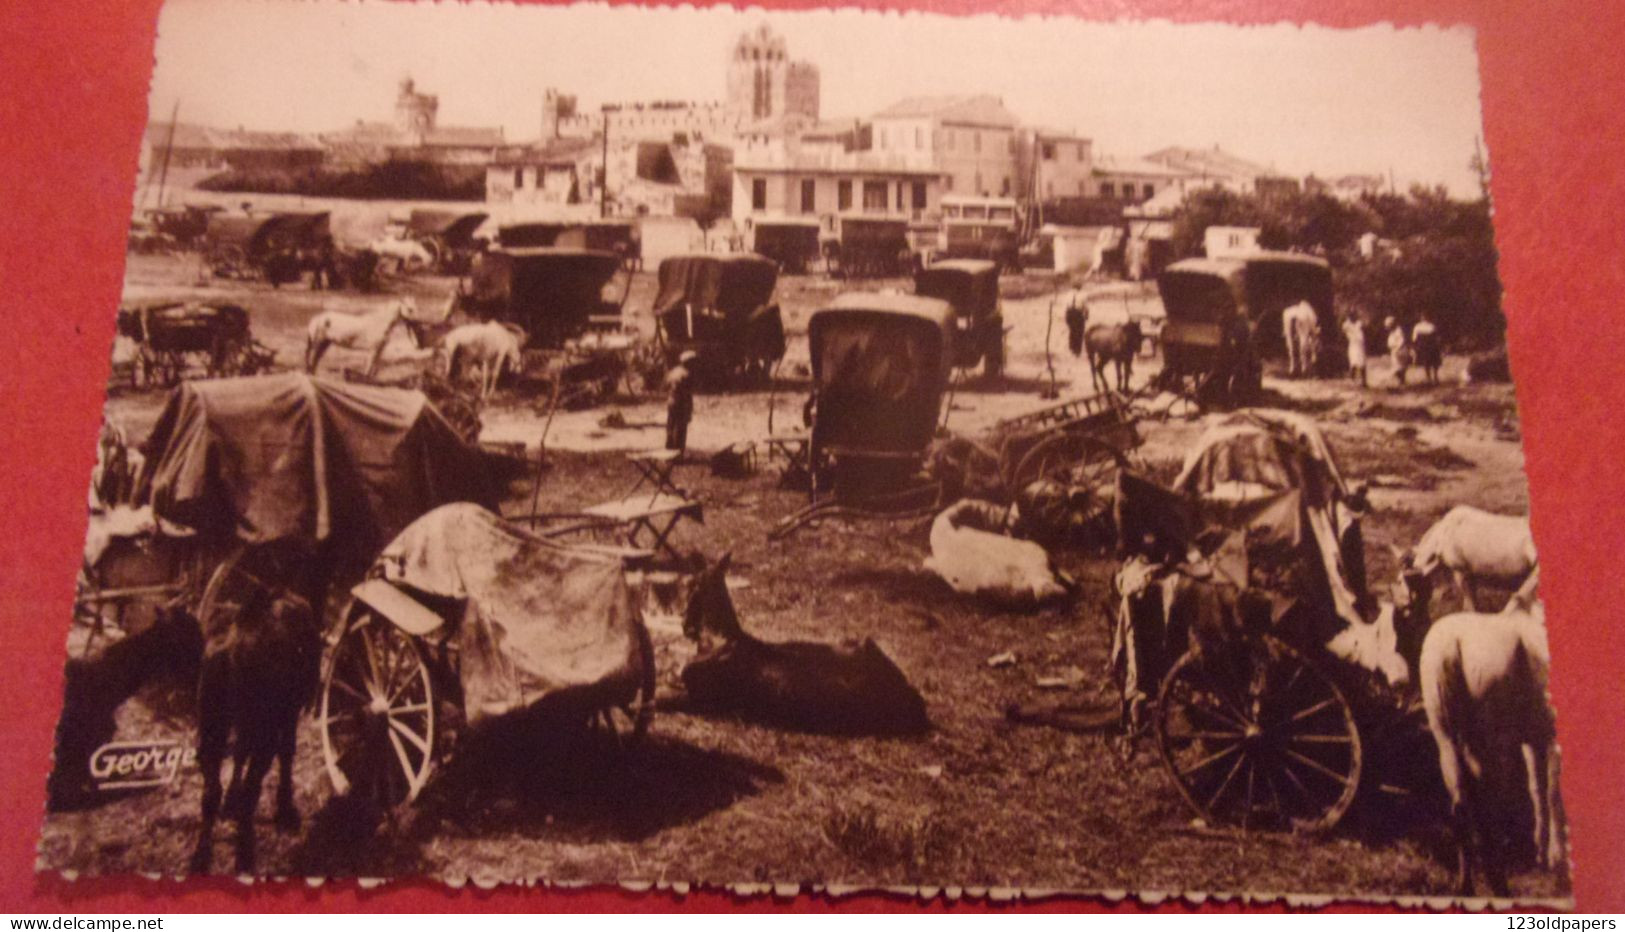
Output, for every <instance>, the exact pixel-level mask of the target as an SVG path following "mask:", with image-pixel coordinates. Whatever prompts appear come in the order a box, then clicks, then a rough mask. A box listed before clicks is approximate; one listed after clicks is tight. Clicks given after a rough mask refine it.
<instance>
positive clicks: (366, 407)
mask: <svg viewBox="0 0 1625 932" xmlns="http://www.w3.org/2000/svg"><path fill="white" fill-rule="evenodd" d="M144 452H145V454H146V457H147V469H146V473H145V475H144V477H143V480H142V482H141V489H140V492H139V493H138V496H139V499H140V501H142V502H145V503H150V504H151V505H152V507H153V511H154V513H155V515H156V516H157V517H158V518H160V519H162V520H165V521H169V522H172V523H175V524H179V525H182V526H185V527H189V528H193V529H195V530H197V531H198V532H200V533H203V534H207V535H211V536H234V537H236V538H237V539H238V540H240V541H242V542H244V543H248V544H264V543H270V542H273V541H282V540H298V541H305V542H327V541H334V540H342V541H343V542H344V544H345V546H346V547H352V548H354V549H357V550H365V551H367V552H371V550H372V549H373V548H376V547H378V546H379V545H381V544H382V543H383V542H384V541H386V540H388V539H389V538H390V536H392V535H393V534H395V533H396V532H397V531H399V530H400V529H401V528H403V527H405V526H406V525H407V524H408V523H410V522H411V521H412V520H413V519H414V518H416V517H417V516H418V515H421V514H423V513H424V512H425V511H428V510H429V509H431V508H434V507H435V506H437V505H440V504H444V503H446V502H455V501H474V502H491V501H493V500H494V497H495V495H494V486H493V485H492V484H491V483H490V482H489V480H488V478H487V473H486V467H485V461H484V457H483V456H482V455H481V454H480V452H479V451H478V450H475V449H472V448H470V447H468V446H466V445H464V443H463V442H462V440H461V439H459V438H458V436H457V432H456V431H455V430H454V429H453V428H452V426H451V425H450V424H449V423H447V421H446V420H445V418H444V417H442V416H441V415H440V412H439V411H437V410H436V409H435V408H434V406H433V405H431V404H430V403H429V402H428V400H427V399H426V398H425V397H424V396H423V395H422V394H421V393H420V392H415V391H407V390H404V389H395V388H381V387H375V386H369V385H357V384H352V383H348V382H336V381H329V380H327V379H323V378H316V377H312V376H307V375H304V374H302V373H291V372H290V373H281V374H277V375H264V376H254V377H250V378H239V379H211V380H205V381H195V382H186V383H183V384H182V385H181V386H180V387H178V388H176V389H175V390H174V392H173V393H171V395H170V397H169V402H168V404H167V405H166V406H165V408H164V410H163V413H162V414H160V415H159V418H158V422H157V424H156V426H154V428H153V431H152V434H151V436H150V437H149V438H148V439H147V442H146V444H145V446H144Z"/></svg>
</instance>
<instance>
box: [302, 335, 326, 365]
mask: <svg viewBox="0 0 1625 932" xmlns="http://www.w3.org/2000/svg"><path fill="white" fill-rule="evenodd" d="M327 346H328V342H327V341H326V340H319V341H316V342H313V343H307V344H305V371H306V372H311V373H314V372H315V371H316V366H317V364H319V363H320V362H321V361H322V356H323V355H324V354H325V353H326V352H327Z"/></svg>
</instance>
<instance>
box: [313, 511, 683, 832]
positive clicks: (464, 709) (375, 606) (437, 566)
mask: <svg viewBox="0 0 1625 932" xmlns="http://www.w3.org/2000/svg"><path fill="white" fill-rule="evenodd" d="M408 557H409V559H408ZM627 577H628V568H627V566H626V564H625V563H624V562H623V559H622V558H621V557H619V556H617V555H614V554H611V553H608V552H606V551H605V550H604V549H603V548H598V549H581V548H570V547H566V546H561V545H560V544H558V543H555V542H553V541H550V540H544V539H543V538H540V537H537V536H536V535H534V534H532V533H530V532H529V531H527V530H526V529H525V528H523V527H522V526H520V525H517V524H513V523H510V522H507V521H504V520H503V519H502V518H501V517H499V516H498V515H496V514H494V513H492V512H490V511H488V510H486V509H484V508H482V507H480V506H479V505H475V504H468V503H460V504H451V505H446V506H443V507H441V508H438V509H436V510H434V511H431V512H429V513H428V514H425V515H423V516H422V517H420V518H418V519H417V520H416V521H414V522H413V523H411V524H410V525H408V526H407V527H406V528H405V529H403V530H402V531H401V532H400V533H399V534H398V535H397V536H396V537H395V539H394V540H393V541H392V542H391V543H389V544H388V545H387V546H385V547H384V549H383V551H382V552H381V553H379V555H378V558H377V560H376V561H375V562H374V564H373V566H372V569H371V570H370V571H369V572H368V578H367V579H366V580H365V581H364V582H362V583H361V584H360V585H358V586H356V587H355V588H354V589H353V590H352V593H353V595H354V596H355V601H354V602H353V603H352V605H351V609H350V612H349V614H348V616H347V617H346V619H345V622H344V631H343V634H342V636H341V637H340V638H339V641H338V644H337V645H336V646H335V647H334V648H333V651H332V655H331V657H330V658H329V660H328V663H327V667H326V672H325V675H324V676H323V680H322V687H321V698H320V705H319V709H320V712H319V716H318V719H317V720H318V722H319V723H320V726H321V741H322V758H323V761H324V763H325V765H326V769H327V775H328V778H329V779H330V780H331V781H332V783H333V788H334V792H335V793H337V794H344V793H348V792H352V791H354V792H357V793H359V794H360V795H361V796H362V797H363V798H366V799H369V800H371V801H372V802H374V803H375V804H377V805H379V806H381V807H383V808H389V807H392V806H395V805H399V804H402V803H406V802H410V801H412V800H413V799H415V798H416V797H417V795H418V793H419V792H420V791H421V790H422V789H423V787H424V785H425V784H426V783H427V782H428V780H429V777H430V775H431V774H432V773H433V771H434V769H435V767H436V766H437V765H439V764H441V763H442V762H443V760H444V757H445V753H446V747H445V740H446V738H447V737H448V736H450V735H454V734H456V733H457V732H459V731H461V730H462V729H463V727H465V726H467V727H475V726H488V723H493V722H498V721H502V720H511V719H513V718H514V717H516V716H521V715H522V716H525V717H526V720H527V721H530V722H538V721H540V722H546V723H549V724H552V725H554V726H555V727H556V728H557V729H558V730H560V731H564V730H569V729H580V728H585V729H589V730H592V731H597V732H599V733H601V734H602V735H603V736H604V737H605V738H606V739H607V741H606V746H610V747H616V748H619V747H623V746H625V745H626V744H627V743H629V742H631V741H634V740H637V739H639V738H642V737H643V735H644V734H645V732H646V731H647V730H648V727H649V720H650V718H651V717H652V716H653V712H654V705H653V702H654V687H655V667H654V647H653V644H652V642H651V640H650V638H649V632H648V629H647V628H645V627H644V624H643V618H642V616H641V614H640V613H639V610H638V605H637V601H636V600H635V599H634V597H633V591H634V587H633V586H632V585H631V584H630V583H629V582H628V578H627ZM448 714H449V715H450V716H451V719H452V720H451V722H449V723H448V722H447V721H445V720H444V719H443V716H446V715H448Z"/></svg>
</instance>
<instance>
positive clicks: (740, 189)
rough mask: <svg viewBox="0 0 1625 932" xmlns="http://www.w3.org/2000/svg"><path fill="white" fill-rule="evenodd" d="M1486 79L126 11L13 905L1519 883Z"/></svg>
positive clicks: (1471, 53) (1074, 38)
mask: <svg viewBox="0 0 1625 932" xmlns="http://www.w3.org/2000/svg"><path fill="white" fill-rule="evenodd" d="M1474 41H1475V40H1474V35H1473V33H1472V32H1471V31H1470V30H1467V29H1463V28H1450V27H1423V28H1405V29H1399V28H1394V27H1388V26H1378V27H1369V28H1362V29H1356V30H1338V29H1330V28H1320V27H1298V26H1293V25H1279V26H1262V27H1257V26H1255V27H1248V28H1240V27H1235V26H1229V25H1222V24H1206V25H1198V24H1178V25H1176V24H1171V23H1163V22H1089V21H1083V20H1076V19H1068V18H1037V17H1032V18H1000V17H992V16H981V17H972V18H954V17H947V16H936V15H923V14H909V15H896V14H881V13H875V12H860V11H856V10H844V9H831V10H823V11H814V12H794V13H791V12H782V13H781V12H765V11H762V10H734V9H708V10H695V9H675V8H673V9H637V8H628V7H615V8H610V7H607V6H594V5H577V6H548V7H543V6H523V5H521V6H514V5H499V4H428V3H424V4H399V3H388V4H380V3H372V4H358V3H342V2H336V0H318V2H291V0H256V2H248V0H169V2H167V3H166V4H165V5H164V7H163V11H162V13H161V16H160V21H159V27H158V39H157V49H156V67H155V71H154V74H153V79H152V89H151V97H150V104H149V108H150V109H149V122H148V125H147V129H146V133H145V135H144V137H143V140H142V144H141V152H140V175H139V178H138V181H137V185H136V193H135V202H134V204H133V205H132V208H133V209H132V215H131V220H130V227H129V246H128V251H127V257H126V264H125V277H124V292H123V296H122V299H121V302H120V304H119V306H118V307H117V308H111V307H110V308H107V309H106V312H107V313H108V314H109V315H110V316H113V315H116V336H115V338H114V342H113V347H112V360H113V361H112V369H111V372H112V377H111V380H110V382H109V384H108V386H107V401H106V407H105V423H104V426H103V429H102V433H101V438H100V440H99V442H98V458H97V463H96V468H95V472H94V474H93V475H92V476H91V477H90V482H89V494H88V502H87V504H88V508H89V510H90V515H91V519H90V532H89V535H88V539H87V541H86V545H85V554H84V561H83V564H82V567H81V568H80V570H79V577H78V580H79V582H78V597H77V600H76V603H75V608H74V612H73V616H72V617H71V618H65V619H63V627H64V630H65V631H67V633H68V638H67V657H66V663H67V673H66V690H65V695H64V702H63V712H62V717H61V719H60V723H59V725H58V729H57V734H56V754H55V758H54V761H53V765H52V769H51V772H50V776H49V783H48V811H47V813H46V815H45V818H44V825H43V829H42V834H41V839H40V843H39V848H38V862H37V863H38V868H39V869H40V870H41V871H47V872H53V873H56V872H60V873H64V874H69V875H73V876H86V875H120V874H142V875H148V876H152V875H158V876H196V875H199V874H205V873H215V874H226V875H246V876H255V877H277V878H307V877H308V878H339V879H343V878H362V879H376V878H386V879H394V878H399V879H409V878H429V879H432V880H436V881H442V882H446V883H453V884H460V883H464V882H468V881H474V882H477V883H482V884H489V883H517V882H524V883H543V882H545V883H571V884H579V883H592V884H617V883H619V884H637V885H661V886H666V887H671V888H674V889H677V890H684V889H688V888H689V887H690V886H691V885H717V886H731V887H733V888H734V889H739V890H752V889H754V890H767V889H777V890H781V891H782V890H785V889H795V888H798V887H799V889H802V890H805V891H809V892H811V891H825V892H837V893H838V892H841V891H851V890H866V889H887V890H916V891H926V892H928V893H932V894H933V895H934V894H935V892H938V891H946V892H947V894H948V895H959V894H961V893H968V894H970V895H987V894H989V893H990V892H1000V895H1005V894H1007V893H1009V892H1010V891H1022V892H1025V893H1027V894H1029V895H1032V894H1038V893H1048V892H1066V893H1078V894H1098V895H1112V896H1121V895H1132V894H1156V895H1159V896H1161V895H1167V894H1170V893H1172V894H1193V895H1194V894H1223V895H1235V896H1244V897H1255V898H1260V899H1269V898H1275V897H1282V896H1288V895H1296V896H1305V897H1311V898H1321V899H1323V900H1324V899H1360V900H1373V899H1376V900H1387V901H1395V900H1399V901H1406V902H1411V901H1414V902H1425V903H1445V902H1449V901H1450V900H1451V898H1454V897H1497V898H1511V899H1513V900H1516V901H1519V902H1524V903H1538V904H1557V905H1562V904H1567V903H1568V902H1569V873H1568V872H1569V867H1568V863H1569V862H1568V855H1567V850H1566V829H1565V822H1564V816H1563V807H1562V802H1561V798H1560V796H1559V792H1558V782H1559V755H1558V749H1557V745H1556V737H1555V728H1554V713H1553V710H1552V708H1551V706H1550V702H1549V698H1548V693H1547V671H1548V667H1549V659H1548V658H1549V654H1548V650H1547V645H1546V633H1545V630H1546V629H1545V611H1544V607H1543V604H1542V602H1541V599H1540V593H1539V590H1538V579H1539V573H1538V564H1537V560H1536V553H1535V547H1534V543H1533V539H1532V537H1531V534H1530V526H1529V518H1528V492H1527V488H1526V482H1525V476H1524V467H1523V452H1522V447H1521V439H1520V427H1519V421H1518V413H1517V410H1516V405H1515V401H1514V395H1513V389H1512V384H1511V373H1510V372H1509V369H1508V364H1507V354H1506V348H1505V340H1504V334H1505V329H1506V319H1505V314H1504V311H1503V307H1502V302H1501V287H1500V284H1499V280H1498V278H1497V271H1496V252H1495V247H1494V234H1493V229H1492V226H1491V210H1490V203H1489V170H1490V168H1489V166H1490V164H1491V158H1490V155H1489V153H1487V152H1486V151H1485V149H1484V147H1483V144H1482V142H1481V135H1482V130H1481V121H1480V110H1479V84H1478V62H1477V54H1476V51H1475V44H1474ZM68 569H69V568H64V572H65V573H66V572H67V571H68ZM768 885H772V886H771V887H770V886H768ZM1001 891H1002V892H1001Z"/></svg>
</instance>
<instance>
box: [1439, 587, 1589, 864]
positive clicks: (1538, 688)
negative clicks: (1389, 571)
mask: <svg viewBox="0 0 1625 932" xmlns="http://www.w3.org/2000/svg"><path fill="white" fill-rule="evenodd" d="M1538 575H1539V574H1538V572H1534V573H1531V574H1530V576H1529V579H1528V580H1527V581H1526V582H1525V584H1524V587H1523V588H1522V589H1520V590H1519V591H1518V594H1517V595H1515V596H1513V598H1512V601H1511V602H1509V603H1508V605H1507V607H1506V609H1505V610H1504V611H1502V612H1501V613H1500V614H1496V615H1487V614H1480V613H1477V612H1458V613H1456V614H1454V615H1446V616H1445V617H1444V618H1441V619H1439V620H1438V621H1437V622H1436V623H1435V624H1434V625H1433V627H1432V629H1431V630H1429V631H1428V634H1427V638H1426V640H1425V641H1424V642H1423V644H1422V657H1421V662H1420V667H1421V677H1420V678H1421V686H1422V703H1423V706H1424V707H1425V708H1426V710H1427V718H1428V730H1429V731H1431V732H1432V733H1433V740H1434V743H1435V744H1436V745H1437V746H1438V749H1439V770H1440V773H1441V775H1442V776H1443V777H1444V785H1445V789H1446V791H1447V792H1448V793H1449V796H1450V821H1451V825H1452V826H1453V828H1454V831H1455V836H1456V846H1457V848H1456V851H1457V860H1456V872H1457V873H1456V882H1457V887H1458V890H1459V892H1460V893H1461V894H1462V895H1463V896H1467V895H1471V894H1472V891H1473V877H1472V875H1473V862H1474V861H1475V860H1477V861H1478V862H1479V863H1480V867H1481V869H1482V872H1483V874H1484V878H1485V880H1486V882H1487V883H1488V885H1489V888H1490V892H1491V893H1493V894H1495V895H1497V896H1505V895H1506V894H1507V885H1506V870H1505V866H1504V863H1503V860H1502V857H1501V855H1502V851H1501V849H1502V843H1503V841H1505V837H1504V836H1505V835H1506V831H1505V826H1506V825H1507V822H1508V820H1507V819H1506V818H1505V815H1506V814H1504V813H1500V812H1497V811H1495V802H1496V801H1495V800H1494V799H1493V798H1492V795H1491V793H1490V792H1488V791H1489V790H1490V788H1491V787H1496V786H1508V787H1510V786H1514V785H1518V784H1524V785H1526V786H1527V789H1528V793H1529V801H1530V804H1531V806H1532V807H1533V815H1534V843H1535V853H1536V859H1537V862H1538V863H1539V864H1540V866H1542V867H1547V868H1555V867H1557V866H1558V864H1559V863H1560V861H1561V859H1562V851H1563V838H1562V836H1563V826H1562V821H1563V819H1562V803H1561V800H1560V799H1559V797H1558V788H1557V770H1558V756H1557V743H1556V738H1557V731H1556V725H1555V723H1554V721H1553V716H1552V709H1551V704H1550V701H1549V699H1548V698H1547V692H1546V678H1547V671H1548V668H1549V666H1550V662H1551V661H1550V654H1549V653H1548V650H1547V646H1546V623H1545V614H1546V613H1545V610H1544V608H1543V607H1542V606H1541V603H1540V600H1539V599H1538V598H1537V597H1536V596H1535V586H1536V582H1537V578H1538ZM1498 816H1499V818H1498Z"/></svg>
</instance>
